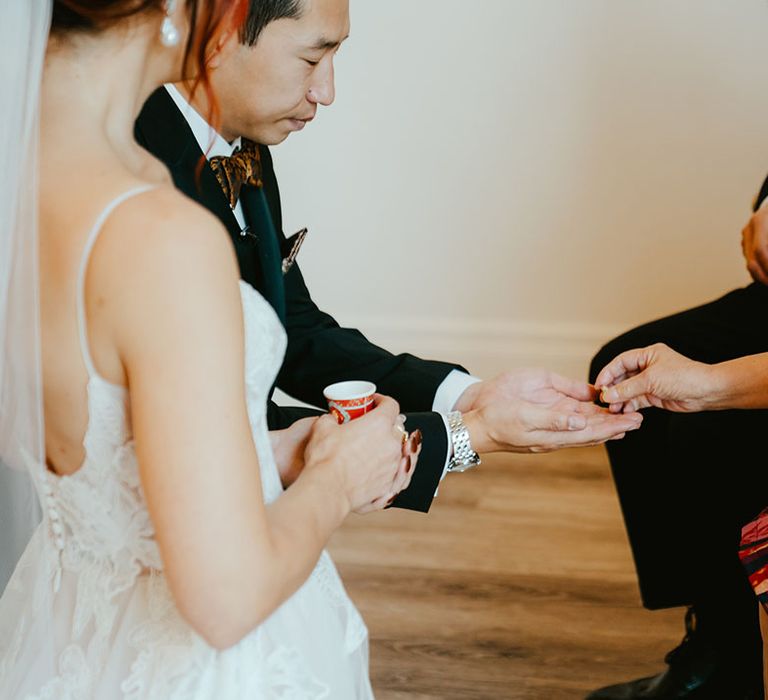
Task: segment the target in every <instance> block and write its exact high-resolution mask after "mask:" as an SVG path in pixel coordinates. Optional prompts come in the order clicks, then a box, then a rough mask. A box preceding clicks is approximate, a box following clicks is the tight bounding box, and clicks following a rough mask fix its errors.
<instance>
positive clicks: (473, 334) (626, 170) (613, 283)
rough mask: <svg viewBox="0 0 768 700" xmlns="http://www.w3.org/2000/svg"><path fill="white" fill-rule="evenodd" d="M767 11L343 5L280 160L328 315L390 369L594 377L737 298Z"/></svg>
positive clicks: (393, 0)
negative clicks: (611, 341)
mask: <svg viewBox="0 0 768 700" xmlns="http://www.w3.org/2000/svg"><path fill="white" fill-rule="evenodd" d="M766 38H768V2H766V0H738V1H733V0H730V1H725V0H474V1H473V2H467V1H466V0H386V2H374V1H372V0H352V36H351V38H350V40H349V42H348V43H347V44H345V45H344V47H343V48H342V50H341V52H340V54H339V56H338V58H337V88H338V97H337V101H336V104H335V105H334V106H333V107H332V108H330V109H327V110H322V111H321V112H320V115H319V118H318V119H317V120H316V121H315V122H314V123H313V124H312V125H311V126H310V127H309V128H308V129H306V130H305V131H304V132H303V133H301V134H298V135H294V136H292V137H291V139H289V141H288V142H286V143H285V144H284V145H281V146H279V147H278V148H276V149H275V150H274V156H275V161H276V167H277V170H278V175H279V177H280V179H281V183H282V193H283V207H284V213H285V224H286V231H287V232H291V231H293V230H295V229H298V228H299V227H301V226H304V225H307V226H309V229H310V233H309V236H308V237H307V242H306V243H305V247H304V249H303V250H302V253H301V256H300V262H301V264H302V267H303V270H304V273H305V275H306V277H307V279H308V282H309V285H310V289H311V290H312V291H313V293H314V296H315V298H316V300H317V301H318V303H320V305H321V306H322V307H324V308H326V309H327V310H329V311H332V312H333V313H334V314H335V315H336V317H337V318H338V319H339V320H340V321H341V322H342V323H345V324H352V325H356V326H358V327H359V328H361V329H362V330H363V331H365V332H367V333H368V334H369V336H370V337H371V338H373V339H375V340H377V341H379V342H381V343H383V344H386V345H387V346H388V347H390V348H392V349H394V350H402V349H405V348H408V349H412V350H416V351H418V352H420V353H422V354H424V355H430V356H434V357H438V358H441V359H454V360H458V361H462V362H465V363H467V366H468V367H469V369H470V370H472V371H474V372H476V373H478V374H481V375H487V374H491V373H493V372H495V371H498V370H500V369H502V368H503V367H506V366H513V365H518V364H543V365H548V366H550V367H552V368H555V369H558V370H560V371H564V372H568V373H570V374H575V375H577V376H585V373H586V367H587V363H588V361H589V358H590V357H591V355H592V353H593V352H594V351H595V350H596V349H597V347H598V346H599V344H600V343H601V342H602V341H604V340H606V339H608V338H609V337H611V336H612V335H614V334H615V333H617V332H618V331H620V330H622V329H624V328H627V327H629V326H630V325H634V324H636V323H639V322H642V321H644V320H648V319H650V318H652V317H656V316H659V315H663V314H666V313H670V312H673V311H675V310H678V309H682V308H684V307H687V306H691V305H694V304H698V303H701V302H703V301H706V300H709V299H711V298H713V297H714V296H716V295H719V294H720V293H721V292H724V291H726V290H728V289H731V288H732V287H734V286H737V285H741V284H745V283H746V282H747V281H748V275H747V273H746V271H745V269H744V266H743V262H742V258H741V251H740V231H741V227H742V225H743V223H744V222H745V221H746V219H747V218H748V214H749V207H750V204H751V199H752V197H753V196H754V194H755V192H756V190H757V188H758V187H759V185H760V183H761V182H762V179H763V177H764V176H765V174H766V172H768V157H766V148H765V146H766V131H767V130H766V126H765V125H766V124H767V123H768V89H767V88H768V55H766V43H767V42H766Z"/></svg>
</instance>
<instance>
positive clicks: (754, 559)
mask: <svg viewBox="0 0 768 700" xmlns="http://www.w3.org/2000/svg"><path fill="white" fill-rule="evenodd" d="M739 558H740V559H741V563H742V564H743V565H744V568H745V569H746V571H747V576H748V577H749V582H750V583H751V584H752V588H753V589H754V591H755V594H756V595H757V599H758V600H759V601H760V603H761V604H762V606H763V607H764V608H765V609H766V611H768V509H766V510H764V511H763V512H762V513H760V515H758V516H757V518H755V519H754V520H752V521H751V522H749V523H747V524H746V525H745V526H744V527H743V528H742V530H741V544H740V545H739Z"/></svg>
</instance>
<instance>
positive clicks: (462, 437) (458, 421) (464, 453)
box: [446, 411, 480, 472]
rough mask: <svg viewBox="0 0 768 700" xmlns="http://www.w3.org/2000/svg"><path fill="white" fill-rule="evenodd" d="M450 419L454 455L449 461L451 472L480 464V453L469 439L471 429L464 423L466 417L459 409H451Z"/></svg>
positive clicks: (449, 429) (449, 425)
mask: <svg viewBox="0 0 768 700" xmlns="http://www.w3.org/2000/svg"><path fill="white" fill-rule="evenodd" d="M446 418H447V419H448V432H449V433H450V434H451V445H452V446H453V457H451V459H450V461H449V462H448V471H449V472H465V471H467V469H471V468H472V467H476V466H477V465H478V464H480V455H479V454H477V452H475V451H474V450H473V449H472V443H471V442H470V441H469V430H467V426H466V425H464V419H463V418H462V417H461V413H460V412H459V411H451V412H450V413H449V414H448V415H447V416H446Z"/></svg>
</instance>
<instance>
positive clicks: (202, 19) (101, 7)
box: [0, 0, 248, 116]
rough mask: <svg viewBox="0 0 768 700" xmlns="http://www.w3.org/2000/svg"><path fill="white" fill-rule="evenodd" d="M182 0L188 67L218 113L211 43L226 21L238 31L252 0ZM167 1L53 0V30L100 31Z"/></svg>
mask: <svg viewBox="0 0 768 700" xmlns="http://www.w3.org/2000/svg"><path fill="white" fill-rule="evenodd" d="M0 1H3V2H4V1H5V0H0ZM14 1H16V0H14ZM23 1H26V0H23ZM182 2H183V3H184V4H185V5H186V8H187V14H188V17H189V26H190V31H189V39H188V40H187V45H186V47H185V49H184V64H183V65H184V71H185V73H187V72H192V73H193V74H194V75H195V76H196V77H195V87H197V86H198V85H202V87H203V89H204V90H205V91H206V93H207V95H208V98H209V103H210V105H211V108H212V112H213V113H214V114H215V112H216V99H215V96H214V95H213V93H212V90H211V84H210V81H209V76H208V66H207V49H208V45H209V43H210V42H211V40H212V39H213V38H214V37H215V36H216V35H217V33H218V31H219V30H220V29H221V28H222V27H223V26H224V25H225V22H230V23H231V26H232V27H233V29H234V30H235V31H237V30H238V29H239V28H240V27H241V26H242V24H243V22H244V21H245V18H246V15H247V13H248V0H182ZM165 4H166V3H165V0H53V15H52V18H51V34H52V35H54V36H65V35H67V34H74V33H84V34H90V33H94V34H95V33H99V32H101V31H104V30H107V29H110V28H112V27H114V26H116V25H118V24H119V23H120V22H122V21H123V20H127V19H129V18H130V17H135V16H139V15H142V14H150V13H155V14H157V15H158V16H161V15H162V14H163V13H164V12H165ZM211 116H214V115H211Z"/></svg>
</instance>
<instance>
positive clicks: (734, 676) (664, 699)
mask: <svg viewBox="0 0 768 700" xmlns="http://www.w3.org/2000/svg"><path fill="white" fill-rule="evenodd" d="M685 631H686V633H685V637H683V641H682V642H681V643H680V645H679V646H678V647H676V648H675V649H673V650H672V651H670V652H669V653H668V654H667V656H666V657H665V659H664V661H665V662H666V663H667V665H668V666H669V668H668V669H667V670H666V671H664V673H660V674H659V675H658V676H649V677H648V678H638V679H637V680H634V681H629V682H627V683H619V684H617V685H611V686H608V687H606V688H600V689H599V690H595V691H594V692H592V693H590V694H589V695H587V697H586V700H683V699H684V700H763V688H762V685H761V684H760V682H759V681H757V680H755V678H754V675H755V674H754V673H748V672H747V669H745V668H744V667H743V666H740V667H738V668H737V667H736V666H735V665H734V664H733V662H732V661H731V662H727V661H726V660H725V659H724V658H723V654H722V653H719V652H718V651H717V650H715V649H714V648H713V647H712V646H711V645H709V644H707V643H706V642H705V641H704V640H703V639H702V638H701V635H699V634H697V633H696V626H695V616H694V612H693V608H688V612H687V613H686V614H685Z"/></svg>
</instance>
